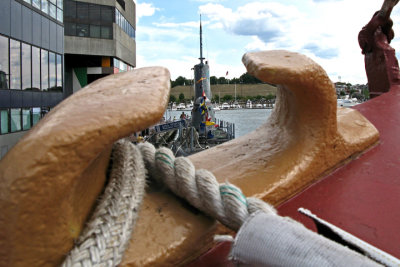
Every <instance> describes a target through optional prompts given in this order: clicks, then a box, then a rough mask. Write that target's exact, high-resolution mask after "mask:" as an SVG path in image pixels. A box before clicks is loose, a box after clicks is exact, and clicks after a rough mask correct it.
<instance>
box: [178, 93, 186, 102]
mask: <svg viewBox="0 0 400 267" xmlns="http://www.w3.org/2000/svg"><path fill="white" fill-rule="evenodd" d="M179 102H180V103H183V102H185V95H184V94H183V93H180V94H179Z"/></svg>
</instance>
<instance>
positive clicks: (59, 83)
mask: <svg viewBox="0 0 400 267" xmlns="http://www.w3.org/2000/svg"><path fill="white" fill-rule="evenodd" d="M62 75H63V73H62V57H61V55H57V89H58V90H59V91H62Z"/></svg>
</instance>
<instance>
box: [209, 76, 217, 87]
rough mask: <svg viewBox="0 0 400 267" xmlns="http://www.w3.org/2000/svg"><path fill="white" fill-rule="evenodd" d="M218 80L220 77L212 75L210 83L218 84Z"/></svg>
mask: <svg viewBox="0 0 400 267" xmlns="http://www.w3.org/2000/svg"><path fill="white" fill-rule="evenodd" d="M217 82H218V79H217V77H215V76H211V77H210V84H213V85H214V84H217Z"/></svg>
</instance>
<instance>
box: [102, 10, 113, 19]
mask: <svg viewBox="0 0 400 267" xmlns="http://www.w3.org/2000/svg"><path fill="white" fill-rule="evenodd" d="M101 20H102V21H104V22H113V12H112V7H110V6H102V7H101Z"/></svg>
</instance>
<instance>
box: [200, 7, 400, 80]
mask: <svg viewBox="0 0 400 267" xmlns="http://www.w3.org/2000/svg"><path fill="white" fill-rule="evenodd" d="M282 2H283V1H282ZM296 4H297V5H298V6H296ZM379 8H380V5H379V3H376V1H374V0H352V1H344V0H337V1H323V0H320V1H316V0H305V1H298V3H296V2H290V5H284V4H281V3H278V2H261V1H253V2H250V3H246V4H245V5H243V6H241V7H238V8H237V9H236V10H234V9H232V8H228V7H226V6H224V5H222V4H211V3H208V4H206V5H202V6H200V7H199V10H200V12H201V13H202V14H204V15H205V16H206V17H208V19H209V20H210V22H211V23H212V25H210V26H209V28H212V27H214V28H222V29H224V30H225V31H226V32H227V33H230V34H232V35H240V36H249V40H248V44H247V45H246V46H245V49H246V50H266V49H268V50H269V49H286V50H291V51H295V52H299V53H302V54H305V55H307V56H309V57H311V58H312V59H313V60H315V61H316V62H318V63H319V64H320V65H322V67H323V68H325V70H326V71H327V73H328V74H329V75H330V77H331V79H332V80H333V81H336V80H337V76H339V75H340V76H342V80H345V79H347V80H348V81H353V82H360V83H361V82H363V83H366V76H365V70H364V63H363V56H362V55H361V50H360V48H359V46H358V41H357V36H358V32H359V31H360V30H361V28H362V27H363V26H364V25H365V24H366V23H368V21H369V20H370V18H371V17H372V15H373V13H374V12H375V11H376V10H378V9H379ZM396 12H397V13H395V12H394V13H393V14H392V18H393V19H394V20H395V24H396V21H398V23H400V16H396V14H399V15H400V10H399V11H396ZM397 42H398V41H397V39H395V40H394V41H393V43H394V44H396V43H397ZM392 45H393V44H392Z"/></svg>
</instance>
